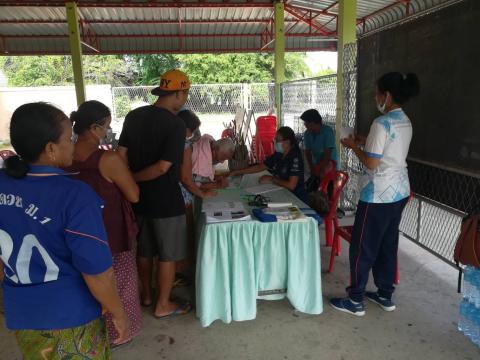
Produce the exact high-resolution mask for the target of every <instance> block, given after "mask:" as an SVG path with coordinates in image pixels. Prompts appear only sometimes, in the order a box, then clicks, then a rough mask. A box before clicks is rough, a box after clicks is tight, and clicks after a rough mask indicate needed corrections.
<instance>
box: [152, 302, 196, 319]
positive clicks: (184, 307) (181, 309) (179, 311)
mask: <svg viewBox="0 0 480 360" xmlns="http://www.w3.org/2000/svg"><path fill="white" fill-rule="evenodd" d="M190 311H192V305H191V304H190V303H186V304H179V305H178V306H177V308H176V309H175V310H174V311H172V312H171V313H170V314H167V315H162V316H157V315H155V314H153V316H155V318H157V319H165V318H174V317H177V316H180V315H186V314H188V313H189V312H190Z"/></svg>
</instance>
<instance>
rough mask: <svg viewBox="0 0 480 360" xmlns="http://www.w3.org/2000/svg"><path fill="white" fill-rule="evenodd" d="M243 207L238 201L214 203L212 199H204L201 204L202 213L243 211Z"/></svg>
mask: <svg viewBox="0 0 480 360" xmlns="http://www.w3.org/2000/svg"><path fill="white" fill-rule="evenodd" d="M243 210H245V207H244V206H243V204H242V202H240V201H215V200H213V199H204V200H203V203H202V212H207V211H209V212H211V211H219V212H222V211H233V212H235V211H243Z"/></svg>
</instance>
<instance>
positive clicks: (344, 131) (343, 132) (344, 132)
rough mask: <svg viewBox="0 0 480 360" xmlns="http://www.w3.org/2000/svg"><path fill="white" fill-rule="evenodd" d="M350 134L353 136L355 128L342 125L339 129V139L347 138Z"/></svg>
mask: <svg viewBox="0 0 480 360" xmlns="http://www.w3.org/2000/svg"><path fill="white" fill-rule="evenodd" d="M350 136H355V129H354V128H353V127H342V128H341V129H340V139H342V140H343V139H347V138H349V137H350Z"/></svg>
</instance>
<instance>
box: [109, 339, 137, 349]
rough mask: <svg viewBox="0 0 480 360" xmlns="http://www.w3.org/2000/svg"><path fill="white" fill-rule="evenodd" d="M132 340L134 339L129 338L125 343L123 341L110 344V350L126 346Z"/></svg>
mask: <svg viewBox="0 0 480 360" xmlns="http://www.w3.org/2000/svg"><path fill="white" fill-rule="evenodd" d="M132 341H133V339H130V340H127V341H125V342H124V343H121V344H110V350H111V351H115V350H118V349H120V348H122V347H124V346H127V345H129V344H130V343H131V342H132Z"/></svg>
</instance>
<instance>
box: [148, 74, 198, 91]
mask: <svg viewBox="0 0 480 360" xmlns="http://www.w3.org/2000/svg"><path fill="white" fill-rule="evenodd" d="M188 89H190V80H189V79H188V76H187V74H185V73H184V72H183V71H180V70H169V71H167V72H166V73H164V74H163V75H162V76H160V86H158V87H156V88H155V89H153V90H152V94H153V95H156V96H160V95H165V94H168V93H171V92H174V91H182V90H188Z"/></svg>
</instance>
